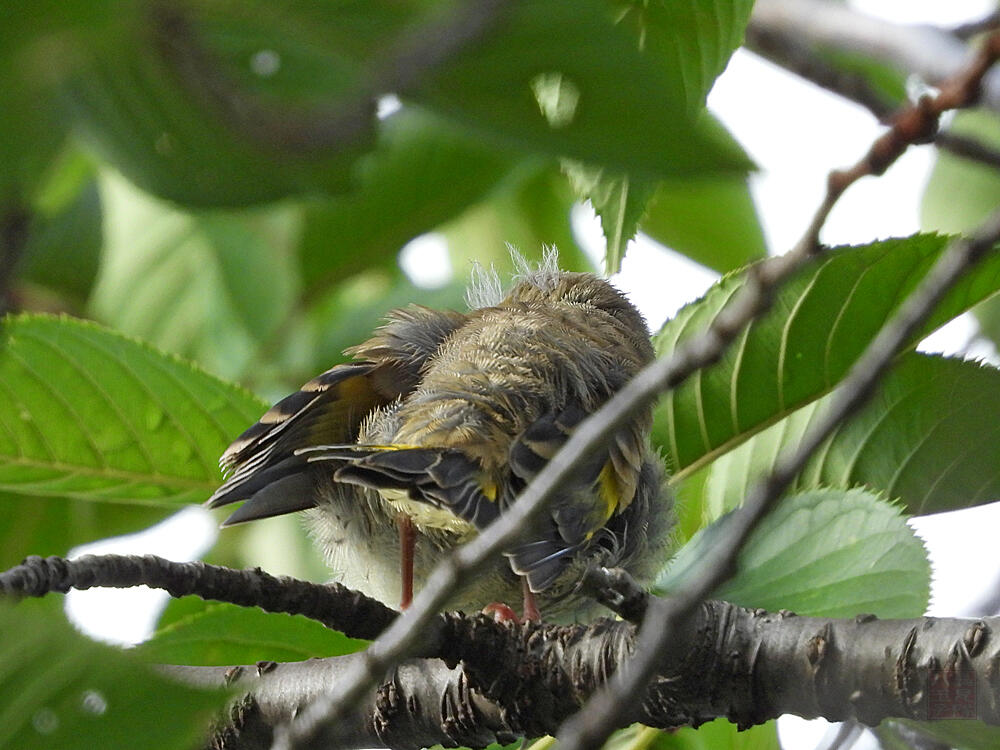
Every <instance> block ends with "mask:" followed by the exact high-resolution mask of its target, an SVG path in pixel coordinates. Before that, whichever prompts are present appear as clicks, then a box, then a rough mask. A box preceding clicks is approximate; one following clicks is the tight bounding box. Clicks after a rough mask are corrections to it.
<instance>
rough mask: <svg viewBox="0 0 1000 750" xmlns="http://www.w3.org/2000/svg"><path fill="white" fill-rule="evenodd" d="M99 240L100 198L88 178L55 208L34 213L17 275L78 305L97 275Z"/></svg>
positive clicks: (87, 293)
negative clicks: (75, 191) (72, 194)
mask: <svg viewBox="0 0 1000 750" xmlns="http://www.w3.org/2000/svg"><path fill="white" fill-rule="evenodd" d="M101 240H102V231H101V198H100V194H99V192H98V189H97V184H96V182H94V181H93V180H92V179H91V180H89V181H87V182H86V183H85V184H83V185H82V186H80V189H79V191H78V192H77V194H76V196H75V197H74V198H73V199H72V200H70V201H69V202H68V203H67V204H66V205H64V206H61V207H60V208H59V210H57V211H56V212H53V213H51V214H46V213H42V212H37V213H36V215H35V224H34V226H33V227H32V230H31V232H30V233H29V235H28V242H27V245H26V247H25V249H24V259H23V261H22V264H21V267H20V269H19V276H21V277H22V278H23V279H25V280H28V281H32V282H34V283H36V284H41V285H43V286H45V287H46V288H48V289H50V290H52V291H54V292H58V293H60V294H62V295H64V296H65V297H67V298H68V299H70V300H72V301H73V302H75V303H76V304H77V305H82V303H83V302H84V300H86V298H87V296H88V295H89V294H90V290H91V287H92V286H93V283H94V279H95V278H96V277H97V268H98V264H99V262H100V254H101Z"/></svg>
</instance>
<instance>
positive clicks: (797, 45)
mask: <svg viewBox="0 0 1000 750" xmlns="http://www.w3.org/2000/svg"><path fill="white" fill-rule="evenodd" d="M745 44H746V45H747V47H748V48H749V49H750V50H752V51H753V52H756V53H757V54H759V55H762V56H763V57H765V58H767V59H768V60H770V61H771V62H774V63H776V64H777V65H780V66H781V67H783V68H785V69H786V70H789V71H791V72H793V73H795V74H796V75H798V76H800V77H801V78H804V79H806V80H807V81H810V82H811V83H814V84H816V85H817V86H819V87H821V88H823V89H825V90H827V91H829V92H831V93H833V94H837V95H838V96H841V97H843V98H845V99H847V100H849V101H852V102H854V103H855V104H859V105H861V106H862V107H864V108H865V109H867V110H868V111H869V112H871V114H872V116H873V117H875V119H876V120H878V121H879V122H881V123H885V124H888V123H891V122H892V120H893V116H894V115H895V113H896V111H897V107H896V106H895V105H894V103H893V102H892V101H891V100H890V99H889V98H888V97H886V96H885V95H884V94H883V93H882V92H880V91H878V90H877V89H875V88H873V87H872V86H871V85H870V83H869V81H868V77H867V76H866V75H864V74H862V73H855V72H853V71H849V70H844V69H842V68H838V67H836V66H834V65H832V64H830V63H828V62H827V61H826V59H824V58H823V57H822V56H820V55H819V54H818V52H817V50H816V49H814V48H812V47H809V46H808V45H805V44H803V43H802V41H801V40H800V39H799V38H798V37H795V38H791V39H789V38H785V37H782V36H780V35H779V34H777V33H776V32H774V31H772V30H770V29H767V28H764V27H762V26H760V25H758V26H753V25H751V26H750V27H749V28H748V29H747V34H746V40H745ZM934 145H935V146H937V147H938V148H940V149H942V150H944V151H948V152H949V153H952V154H954V155H956V156H959V157H961V158H963V159H968V160H970V161H975V162H977V163H980V164H984V165H986V166H988V167H992V168H994V169H1000V150H997V149H995V148H992V147H990V146H988V145H987V144H985V143H983V142H982V141H978V140H976V139H974V138H970V137H968V136H964V135H960V134H957V133H954V132H949V131H940V132H937V133H936V134H935V135H934Z"/></svg>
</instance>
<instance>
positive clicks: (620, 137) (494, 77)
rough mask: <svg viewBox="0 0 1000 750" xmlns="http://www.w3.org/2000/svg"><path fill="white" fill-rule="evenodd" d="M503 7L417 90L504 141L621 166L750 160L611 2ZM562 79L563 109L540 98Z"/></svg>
mask: <svg viewBox="0 0 1000 750" xmlns="http://www.w3.org/2000/svg"><path fill="white" fill-rule="evenodd" d="M498 15H499V17H498V18H497V19H495V20H494V22H493V25H492V26H491V28H490V30H489V31H488V33H486V34H485V35H484V37H483V38H481V39H479V40H477V42H476V43H475V44H471V45H468V46H467V47H466V48H464V49H463V50H462V51H461V53H460V54H458V55H456V56H455V57H454V58H452V59H450V60H448V61H446V62H445V63H444V64H443V65H442V66H441V68H440V69H439V70H437V71H434V73H433V74H431V75H427V76H426V77H425V79H424V80H422V81H420V82H419V83H418V84H417V86H416V87H415V88H414V89H413V90H411V91H409V92H407V93H408V96H410V97H412V98H413V99H414V100H416V101H419V102H422V103H424V104H426V105H427V106H430V107H433V108H435V109H437V110H438V111H439V112H441V113H443V114H445V115H447V116H449V117H452V118H454V119H455V120H456V121H457V122H461V123H462V124H463V125H464V126H465V127H467V128H469V129H470V130H473V131H475V132H478V133H481V134H482V135H483V136H485V137H487V138H489V139H491V140H493V141H494V142H497V143H506V144H514V145H518V146H520V147H522V148H524V149H527V150H531V151H537V152H541V153H546V154H550V155H553V156H564V157H568V158H571V159H577V160H580V161H585V162H587V163H590V164H598V165H601V166H603V167H606V168H609V169H611V170H613V171H615V172H625V173H629V174H630V175H631V174H634V175H637V176H638V175H644V176H648V177H658V176H659V177H662V176H667V175H674V176H689V175H692V174H718V173H731V172H739V173H742V172H745V171H747V170H748V169H749V168H750V162H749V160H748V159H747V157H746V155H745V154H744V153H743V152H742V149H740V148H738V147H737V146H735V144H734V143H733V141H732V140H731V139H730V138H729V137H728V134H726V133H725V132H724V131H723V130H722V129H721V128H720V126H719V125H718V123H716V122H715V121H714V120H712V119H710V118H707V117H702V116H701V111H702V110H701V108H696V110H695V111H694V112H692V111H691V110H689V107H688V102H687V100H686V98H685V94H684V82H683V77H684V73H683V72H682V71H681V70H679V69H678V67H677V66H676V65H674V64H669V65H665V64H663V62H662V61H661V60H654V59H653V58H652V56H651V55H642V54H640V52H639V50H638V48H637V47H638V45H637V42H636V39H635V37H634V35H631V34H629V32H628V31H627V30H626V29H624V28H622V27H620V26H614V25H613V24H612V22H611V18H610V14H609V12H608V7H607V5H606V3H603V2H600V1H599V0H578V1H577V2H573V3H566V2H562V0H543V1H542V2H532V3H519V4H514V5H511V6H508V7H507V8H505V9H503V10H502V11H500V12H499V13H498ZM665 33H667V34H670V33H673V32H671V30H669V29H667V30H665ZM676 33H677V34H682V33H687V30H683V29H678V30H677V31H676ZM557 78H558V80H559V82H560V86H561V87H562V88H563V89H573V90H574V95H573V98H575V100H576V105H575V107H573V109H572V111H571V112H569V111H566V109H565V106H566V105H567V97H566V96H565V95H564V96H563V97H561V98H560V103H561V104H562V105H563V108H562V109H560V108H555V110H554V109H553V107H552V106H551V104H550V103H549V102H547V101H546V99H545V98H544V97H543V100H542V102H541V103H539V101H538V98H537V96H536V90H538V89H546V88H550V87H549V86H547V85H545V84H547V83H548V82H551V81H553V80H556V79H557ZM554 114H557V116H556V117H554Z"/></svg>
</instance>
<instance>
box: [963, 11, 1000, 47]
mask: <svg viewBox="0 0 1000 750" xmlns="http://www.w3.org/2000/svg"><path fill="white" fill-rule="evenodd" d="M997 29H1000V11H993V12H992V13H990V14H988V15H986V16H984V17H983V18H980V19H979V20H978V21H972V22H971V23H963V24H959V25H958V26H955V27H954V28H953V29H952V30H951V34H952V36H955V37H958V38H959V39H963V40H968V39H972V37H974V36H979V35H980V34H985V33H987V32H990V31H996V30H997Z"/></svg>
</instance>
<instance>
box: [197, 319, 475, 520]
mask: <svg viewBox="0 0 1000 750" xmlns="http://www.w3.org/2000/svg"><path fill="white" fill-rule="evenodd" d="M465 320H466V316H464V315H462V314H461V313H457V312H452V311H448V310H443V311H442V310H431V309H429V308H426V307H421V306H418V305H411V306H409V307H406V308H402V309H399V310H394V311H392V312H391V313H390V314H389V316H388V318H387V323H386V324H385V325H384V326H382V327H381V328H380V329H379V330H377V331H376V332H375V334H374V335H373V337H372V338H371V339H370V340H368V341H367V342H365V343H364V344H362V345H361V346H358V347H355V348H354V349H353V350H350V351H351V352H352V353H354V354H355V355H356V356H358V357H359V358H361V359H363V360H364V361H358V362H352V363H348V364H343V365H338V366H336V367H334V368H332V369H330V370H327V371H326V372H324V373H323V374H322V375H318V376H317V377H315V378H313V379H312V380H310V381H309V382H308V383H306V384H305V385H304V386H302V388H300V389H299V390H298V391H297V392H296V393H293V394H291V395H290V396H288V397H286V398H284V399H282V400H281V401H279V402H278V403H277V404H275V405H274V406H273V407H271V409H270V410H268V411H267V413H265V414H264V416H262V417H261V418H260V420H259V421H258V422H256V423H255V424H254V425H252V426H251V427H250V428H249V429H248V430H247V431H246V432H244V433H243V434H242V435H240V436H239V437H238V438H237V439H236V440H235V441H234V442H233V444H232V445H230V446H229V448H228V449H227V450H226V452H225V453H223V454H222V458H221V459H220V460H219V462H220V464H221V465H222V467H223V469H224V470H225V471H226V472H227V473H228V474H229V477H228V478H227V480H226V482H225V483H224V484H223V485H222V486H221V487H219V489H218V490H216V491H215V493H214V494H213V495H212V496H211V497H210V498H209V499H208V501H207V505H208V507H210V508H217V507H219V506H222V505H228V504H229V503H234V502H238V501H240V500H246V501H247V502H245V503H244V504H243V505H242V506H241V507H240V508H238V509H237V510H236V512H235V513H233V514H232V515H231V516H230V517H229V518H228V519H226V521H225V523H224V525H232V524H235V523H241V522H243V521H252V520H254V519H258V518H268V517H270V516H276V515H281V514H283V513H292V512H294V511H297V510H304V509H306V508H310V507H313V506H314V505H315V503H316V497H315V491H314V490H315V480H316V477H317V471H316V470H315V467H310V465H309V463H308V461H307V458H306V456H304V455H301V454H300V453H299V452H298V451H299V450H300V449H303V448H309V447H311V446H316V445H330V444H337V443H353V442H354V441H356V440H357V438H358V433H359V431H360V429H361V425H362V424H363V422H364V420H365V419H366V418H367V417H368V416H369V415H370V414H371V413H372V411H373V410H374V409H377V408H379V407H383V406H386V405H389V404H391V403H393V402H394V401H396V400H397V399H399V398H400V397H402V396H405V395H406V394H408V393H409V392H410V391H412V390H413V389H414V388H415V387H416V386H417V384H418V383H419V381H420V373H421V371H422V368H423V367H424V364H425V363H426V361H427V359H428V358H430V357H431V356H433V354H434V353H435V352H436V351H437V348H438V347H439V346H440V345H441V342H442V341H444V340H445V339H446V338H447V337H448V336H449V335H450V334H451V333H452V332H454V331H455V330H456V329H457V328H458V327H460V326H461V325H462V324H463V323H464V322H465Z"/></svg>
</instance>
